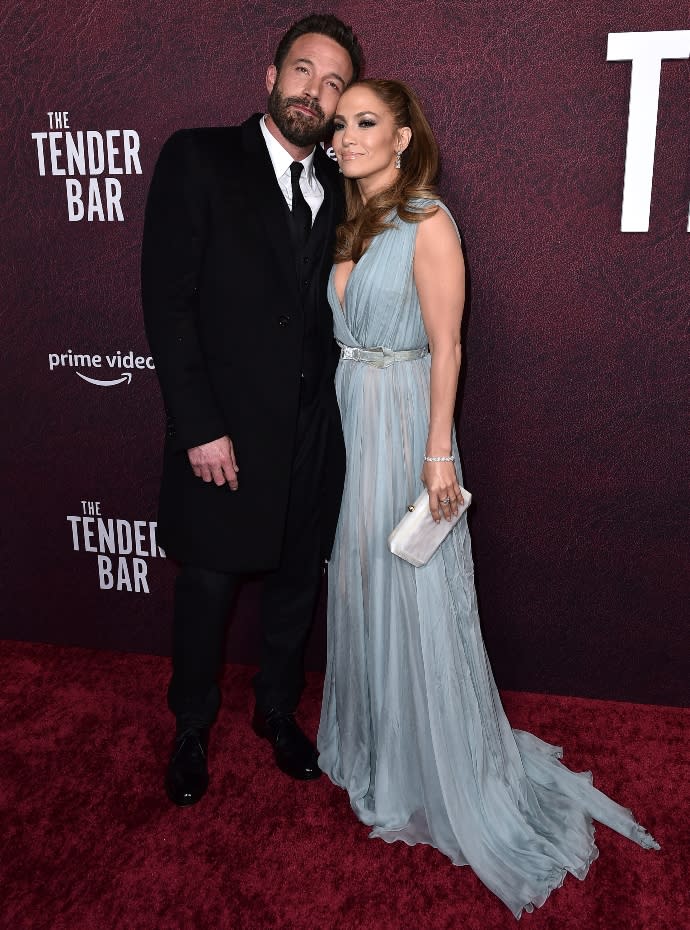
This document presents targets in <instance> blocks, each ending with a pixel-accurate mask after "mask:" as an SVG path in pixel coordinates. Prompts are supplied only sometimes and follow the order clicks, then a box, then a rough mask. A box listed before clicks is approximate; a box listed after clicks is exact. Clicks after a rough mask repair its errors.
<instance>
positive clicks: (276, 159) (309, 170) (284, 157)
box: [259, 116, 315, 182]
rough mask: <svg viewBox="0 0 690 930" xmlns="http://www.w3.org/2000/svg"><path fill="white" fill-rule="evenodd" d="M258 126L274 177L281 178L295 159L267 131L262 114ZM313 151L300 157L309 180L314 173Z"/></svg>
mask: <svg viewBox="0 0 690 930" xmlns="http://www.w3.org/2000/svg"><path fill="white" fill-rule="evenodd" d="M259 126H260V127H261V132H262V134H263V137H264V140H265V141H266V148H267V149H268V154H269V156H270V158H271V163H272V164H273V170H274V171H275V173H276V178H282V176H283V175H284V174H285V173H286V171H289V170H290V165H291V164H292V163H293V161H295V159H294V158H293V157H292V155H291V154H290V153H289V152H288V151H286V150H285V149H284V148H283V146H282V145H281V144H280V142H278V140H277V139H276V137H275V136H274V135H272V134H271V133H270V132H269V131H268V127H267V126H266V117H265V116H262V117H261V119H260V120H259ZM314 151H315V149H312V150H311V152H310V153H309V154H308V155H307V157H306V158H303V159H302V164H303V165H304V176H305V178H307V179H308V180H309V181H310V182H311V180H312V177H313V175H314Z"/></svg>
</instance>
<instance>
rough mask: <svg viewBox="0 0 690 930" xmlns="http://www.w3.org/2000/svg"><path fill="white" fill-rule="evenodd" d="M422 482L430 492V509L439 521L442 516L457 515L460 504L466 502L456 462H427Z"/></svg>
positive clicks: (447, 518)
mask: <svg viewBox="0 0 690 930" xmlns="http://www.w3.org/2000/svg"><path fill="white" fill-rule="evenodd" d="M422 482H423V483H424V487H425V488H426V489H427V491H428V492H429V509H430V510H431V516H432V517H433V518H434V520H435V521H436V522H437V523H440V522H441V517H445V518H446V520H450V518H451V516H456V515H457V512H458V505H459V504H462V503H464V500H463V496H462V491H461V490H460V484H459V482H458V476H457V474H456V472H455V464H454V462H425V463H424V468H423V469H422Z"/></svg>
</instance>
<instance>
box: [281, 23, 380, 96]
mask: <svg viewBox="0 0 690 930" xmlns="http://www.w3.org/2000/svg"><path fill="white" fill-rule="evenodd" d="M307 33H316V34H317V35H321V36H327V37H328V38H329V39H333V41H334V42H337V43H338V45H342V47H343V48H344V49H345V51H346V52H347V53H348V55H349V56H350V61H351V62H352V80H353V81H356V80H357V79H358V78H359V75H360V72H361V70H362V59H363V53H362V46H361V45H360V44H359V39H358V38H357V36H356V35H355V34H354V32H353V31H352V28H351V27H350V26H346V25H345V23H344V22H343V21H342V20H341V19H338V17H337V16H333V15H332V14H331V13H312V15H311V16H305V17H304V19H300V21H299V22H297V23H295V25H294V26H291V27H290V28H289V29H288V31H287V32H286V33H285V35H284V36H283V38H282V39H281V40H280V42H279V44H278V48H277V49H276V54H275V58H274V59H273V64H274V65H275V66H276V68H277V69H278V71H280V67H281V65H282V64H283V62H284V61H285V58H286V56H287V53H288V52H289V51H290V48H291V47H292V44H293V42H294V41H295V40H296V39H299V37H300V36H304V35H307Z"/></svg>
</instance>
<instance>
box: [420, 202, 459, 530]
mask: <svg viewBox="0 0 690 930" xmlns="http://www.w3.org/2000/svg"><path fill="white" fill-rule="evenodd" d="M414 279H415V284H416V286H417V293H418V294H419V302H420V304H421V308H422V319H423V320H424V328H425V329H426V332H427V336H428V337H429V350H430V352H431V411H430V417H429V435H428V437H427V444H426V455H428V456H450V455H451V453H452V447H451V430H452V426H453V413H454V410H455V397H456V393H457V388H458V376H459V374H460V361H461V346H460V324H461V322H462V311H463V307H464V303H465V263H464V261H463V257H462V249H461V248H460V240H459V238H458V234H457V231H456V229H455V226H454V225H453V221H452V220H451V219H450V217H449V216H448V214H447V213H446V212H445V211H444V210H442V209H438V210H437V211H436V213H434V214H433V216H430V217H428V218H426V219H424V220H422V222H421V223H420V224H419V229H418V230H417V244H416V248H415V257H414ZM422 480H423V481H424V484H425V485H426V488H427V490H428V492H429V505H430V508H431V513H432V515H433V517H434V519H435V520H436V521H437V522H438V521H439V520H440V519H441V517H442V516H445V517H446V518H448V519H449V518H450V515H451V513H457V509H458V502H462V494H461V491H460V485H459V483H458V478H457V474H456V471H455V464H454V463H453V462H424V468H423V470H422ZM446 498H450V504H441V503H440V502H441V501H443V500H445V499H446Z"/></svg>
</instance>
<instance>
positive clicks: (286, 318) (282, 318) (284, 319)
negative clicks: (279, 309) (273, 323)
mask: <svg viewBox="0 0 690 930" xmlns="http://www.w3.org/2000/svg"><path fill="white" fill-rule="evenodd" d="M289 322H290V317H289V316H279V317H278V326H287V325H288V323H289Z"/></svg>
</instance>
